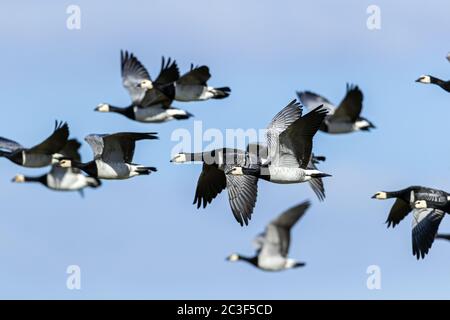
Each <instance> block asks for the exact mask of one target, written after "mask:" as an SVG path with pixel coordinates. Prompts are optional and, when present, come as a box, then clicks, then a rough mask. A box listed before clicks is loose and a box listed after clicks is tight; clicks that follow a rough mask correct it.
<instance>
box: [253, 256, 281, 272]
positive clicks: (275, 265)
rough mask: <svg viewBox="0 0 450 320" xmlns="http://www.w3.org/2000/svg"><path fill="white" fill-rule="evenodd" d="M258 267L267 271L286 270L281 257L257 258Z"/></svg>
mask: <svg viewBox="0 0 450 320" xmlns="http://www.w3.org/2000/svg"><path fill="white" fill-rule="evenodd" d="M258 266H259V267H260V268H261V269H264V270H268V271H278V270H282V269H285V268H286V258H284V257H282V256H279V255H277V256H270V257H266V256H262V255H261V256H259V257H258Z"/></svg>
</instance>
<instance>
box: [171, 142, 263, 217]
mask: <svg viewBox="0 0 450 320" xmlns="http://www.w3.org/2000/svg"><path fill="white" fill-rule="evenodd" d="M170 161H171V162H173V163H186V162H202V163H203V169H202V172H201V174H200V176H199V178H198V181H197V188H196V190H195V196H194V203H193V204H197V208H200V207H202V206H203V208H206V206H207V205H208V204H209V203H211V202H212V200H213V199H214V198H215V197H216V196H217V195H218V194H219V193H220V192H222V190H224V189H225V188H226V189H227V191H228V200H229V202H230V207H231V211H232V212H233V215H234V217H235V218H236V220H237V222H238V223H239V224H240V225H241V226H243V225H244V224H245V225H248V222H249V220H250V219H251V215H252V213H253V208H254V207H255V203H256V196H257V192H258V185H257V180H258V179H256V178H255V177H252V176H241V177H234V176H230V175H225V171H227V170H229V169H230V168H231V167H232V166H233V165H238V164H239V165H245V166H249V167H251V166H252V165H253V164H256V163H258V161H259V159H258V156H257V155H256V154H255V153H251V152H246V151H243V150H239V149H231V148H223V149H216V150H212V151H208V152H199V153H185V152H182V153H178V154H177V155H175V156H174V157H173V158H172V160H170Z"/></svg>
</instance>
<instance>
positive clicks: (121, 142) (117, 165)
mask: <svg viewBox="0 0 450 320" xmlns="http://www.w3.org/2000/svg"><path fill="white" fill-rule="evenodd" d="M153 139H158V137H157V136H156V132H149V133H135V132H120V133H114V134H91V135H88V136H87V137H86V138H85V140H86V142H87V143H88V144H89V145H90V147H91V148H92V151H93V152H94V160H92V161H90V162H87V163H82V162H80V161H77V160H75V159H71V158H64V159H61V160H60V162H59V164H60V166H61V167H63V168H70V167H74V168H78V169H81V170H83V171H84V172H86V173H87V174H88V175H90V176H91V177H94V178H99V179H114V180H116V179H117V180H119V179H128V178H132V177H135V176H139V175H149V174H150V172H152V171H156V168H155V167H146V166H143V165H139V164H134V163H133V162H132V161H133V155H134V149H135V145H136V141H140V140H153Z"/></svg>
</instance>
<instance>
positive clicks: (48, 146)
mask: <svg viewBox="0 0 450 320" xmlns="http://www.w3.org/2000/svg"><path fill="white" fill-rule="evenodd" d="M68 137H69V126H68V125H67V123H62V122H59V123H58V122H56V123H55V130H54V131H53V133H52V134H51V135H50V136H49V137H48V138H47V139H46V140H44V141H43V142H41V143H40V144H38V145H36V146H34V147H32V148H25V147H23V146H22V145H20V144H19V143H17V142H15V141H12V140H9V139H6V138H1V137H0V157H5V158H7V159H8V160H10V161H12V162H14V163H15V164H18V165H19V166H23V167H28V168H42V167H46V166H48V165H50V164H52V163H54V162H57V161H58V157H59V156H60V155H59V154H58V153H59V152H60V151H61V149H62V148H64V146H65V145H66V143H67V139H68Z"/></svg>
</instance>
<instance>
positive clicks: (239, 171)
mask: <svg viewBox="0 0 450 320" xmlns="http://www.w3.org/2000/svg"><path fill="white" fill-rule="evenodd" d="M225 173H226V174H231V175H233V176H242V175H243V174H244V170H242V167H233V168H231V169H230V170H228V171H227V172H225Z"/></svg>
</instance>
